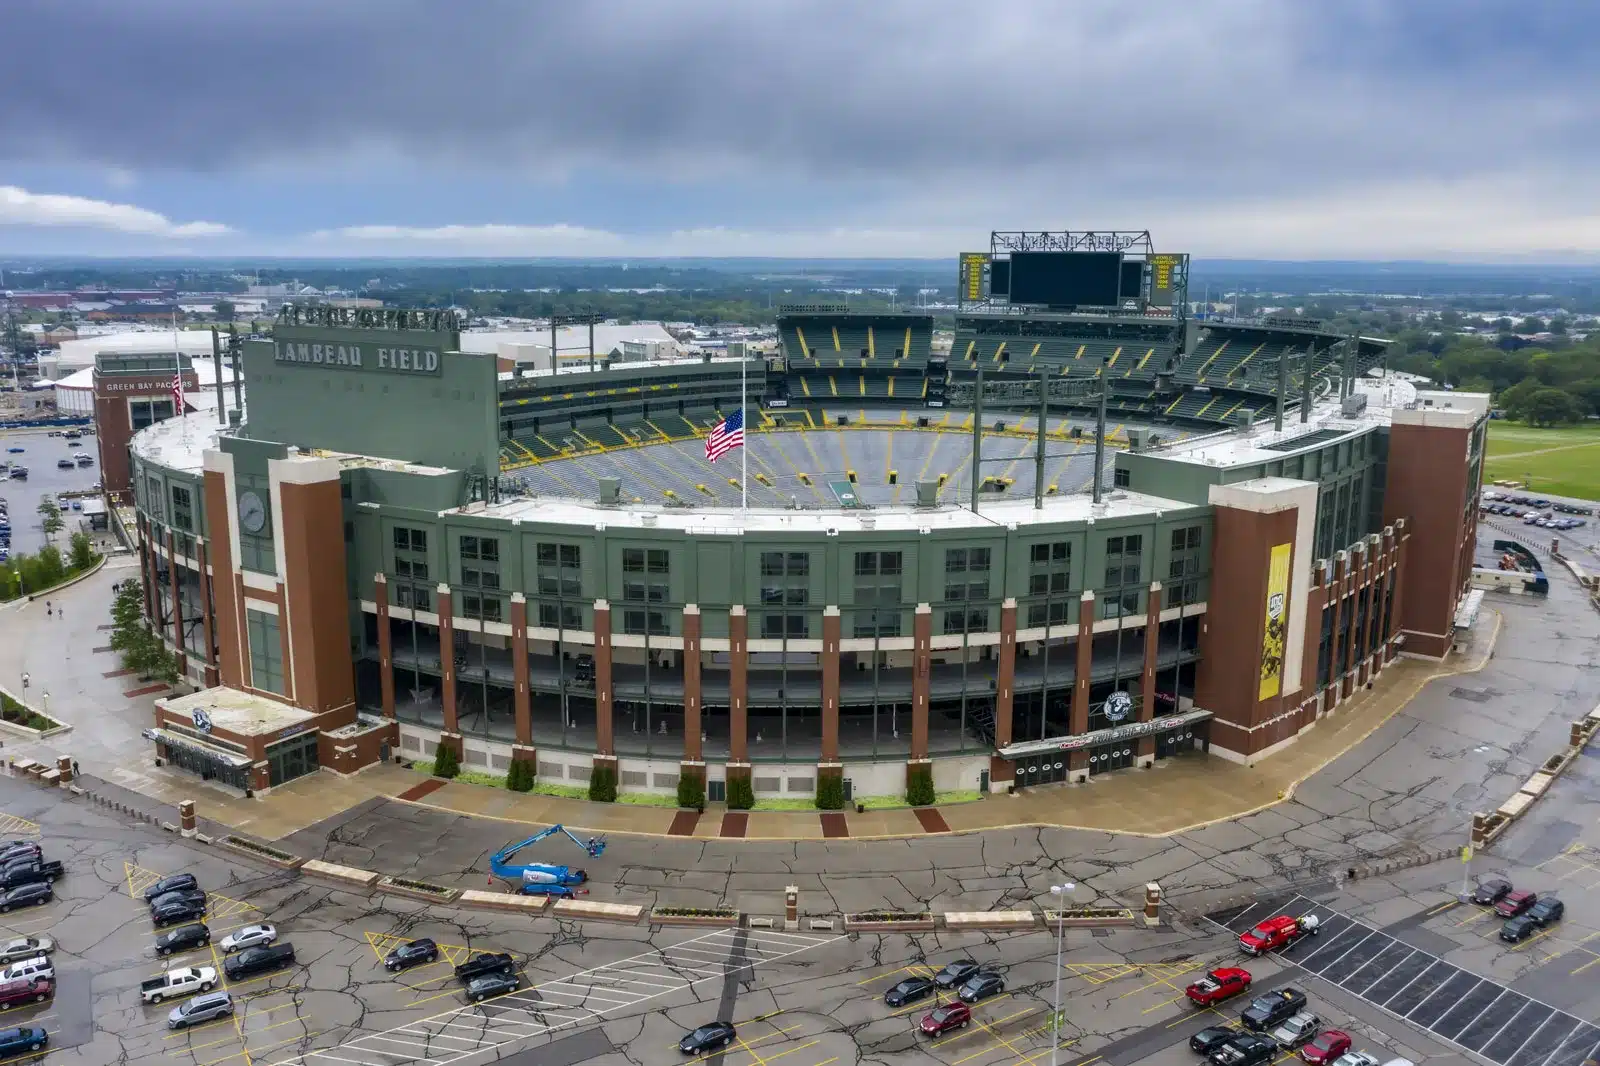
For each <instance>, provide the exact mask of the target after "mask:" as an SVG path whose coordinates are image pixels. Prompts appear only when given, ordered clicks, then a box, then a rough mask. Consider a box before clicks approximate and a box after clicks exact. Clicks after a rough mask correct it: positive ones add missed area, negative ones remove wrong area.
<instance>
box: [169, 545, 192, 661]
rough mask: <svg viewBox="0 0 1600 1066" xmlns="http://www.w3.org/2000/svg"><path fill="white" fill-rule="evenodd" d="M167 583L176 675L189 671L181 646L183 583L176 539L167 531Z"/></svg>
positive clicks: (186, 658) (187, 658)
mask: <svg viewBox="0 0 1600 1066" xmlns="http://www.w3.org/2000/svg"><path fill="white" fill-rule="evenodd" d="M167 583H168V584H169V585H170V586H171V587H172V645H173V647H174V648H175V649H176V650H177V654H178V673H180V674H185V673H187V672H188V669H189V655H188V653H187V652H186V651H184V646H183V597H182V596H181V595H179V593H180V591H181V590H182V587H183V582H182V581H181V580H179V574H178V538H177V536H176V535H175V534H174V533H173V532H172V530H171V529H168V530H167Z"/></svg>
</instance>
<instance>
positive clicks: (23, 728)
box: [0, 690, 72, 740]
mask: <svg viewBox="0 0 1600 1066" xmlns="http://www.w3.org/2000/svg"><path fill="white" fill-rule="evenodd" d="M71 728H72V727H71V726H69V725H67V724H66V723H64V722H62V721H60V720H58V719H55V718H52V717H50V716H49V715H48V714H40V713H39V712H38V711H37V710H35V709H34V708H32V707H30V706H28V705H27V704H26V703H23V702H22V701H21V700H19V699H17V698H16V697H14V696H12V695H11V693H9V692H5V691H3V690H0V730H4V731H5V732H7V733H14V734H16V735H17V736H19V737H26V738H27V739H29V740H43V739H44V738H46V737H53V736H55V735H57V734H58V733H65V732H67V731H68V730H70V729H71Z"/></svg>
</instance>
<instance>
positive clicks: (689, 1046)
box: [678, 1021, 739, 1055]
mask: <svg viewBox="0 0 1600 1066" xmlns="http://www.w3.org/2000/svg"><path fill="white" fill-rule="evenodd" d="M738 1037H739V1031H738V1030H737V1029H735V1028H734V1027H733V1023H732V1022H724V1021H716V1022H711V1023H709V1024H707V1025H702V1026H700V1027H699V1028H698V1029H695V1030H692V1031H691V1032H687V1033H684V1034H683V1036H682V1038H681V1039H679V1041H678V1050H679V1051H681V1052H683V1053H684V1054H685V1055H703V1054H705V1053H706V1052H707V1051H715V1050H716V1049H717V1048H724V1047H727V1046H728V1045H729V1044H731V1043H733V1042H734V1041H735V1040H737V1039H738Z"/></svg>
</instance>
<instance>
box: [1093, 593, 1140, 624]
mask: <svg viewBox="0 0 1600 1066" xmlns="http://www.w3.org/2000/svg"><path fill="white" fill-rule="evenodd" d="M1138 613H1139V593H1138V592H1137V591H1134V592H1118V593H1113V594H1111V595H1109V596H1105V597H1103V598H1102V599H1101V600H1100V617H1101V618H1121V617H1124V616H1126V615H1135V614H1138Z"/></svg>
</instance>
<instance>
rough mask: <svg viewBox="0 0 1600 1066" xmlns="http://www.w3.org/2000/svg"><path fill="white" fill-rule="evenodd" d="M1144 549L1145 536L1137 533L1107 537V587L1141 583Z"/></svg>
mask: <svg viewBox="0 0 1600 1066" xmlns="http://www.w3.org/2000/svg"><path fill="white" fill-rule="evenodd" d="M1143 550H1144V538H1143V537H1142V536H1141V535H1139V534H1137V533H1134V534H1128V535H1125V536H1120V537H1107V538H1106V580H1105V585H1106V587H1107V588H1118V587H1120V586H1122V585H1137V584H1138V583H1139V568H1140V562H1141V560H1140V552H1142V551H1143Z"/></svg>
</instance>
